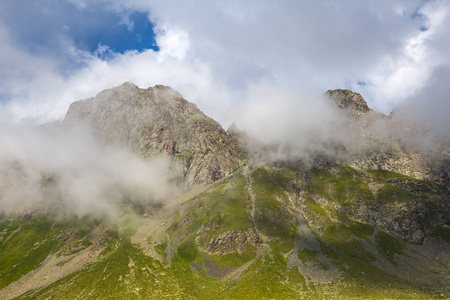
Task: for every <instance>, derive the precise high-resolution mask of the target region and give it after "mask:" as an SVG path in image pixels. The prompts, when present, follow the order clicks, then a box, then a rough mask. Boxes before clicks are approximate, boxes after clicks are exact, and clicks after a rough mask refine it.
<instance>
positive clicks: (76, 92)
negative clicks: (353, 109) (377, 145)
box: [0, 0, 449, 127]
mask: <svg viewBox="0 0 450 300" xmlns="http://www.w3.org/2000/svg"><path fill="white" fill-rule="evenodd" d="M9 3H13V2H11V1H10V2H9ZM71 3H72V4H73V3H75V4H76V7H77V9H78V10H79V14H80V15H83V14H84V13H87V12H88V11H89V9H90V8H93V7H94V8H95V9H97V10H105V11H110V12H113V13H114V14H117V15H120V16H129V15H130V14H132V13H133V12H139V13H141V14H147V15H148V16H149V19H150V20H151V21H152V23H153V24H155V34H156V37H155V41H156V43H157V44H158V46H159V52H155V51H153V50H146V51H141V52H139V51H128V52H125V53H123V54H122V53H114V52H108V53H107V55H106V56H104V55H94V54H93V53H91V52H87V51H85V50H83V49H79V48H78V47H77V45H76V44H74V43H73V41H71V40H70V39H69V40H67V37H65V39H63V38H61V39H59V42H60V43H62V45H64V47H66V49H71V51H69V52H70V53H71V54H70V55H71V58H70V61H76V62H78V65H77V66H76V67H73V66H72V67H69V68H68V69H64V70H65V71H64V72H62V71H61V70H60V69H61V62H62V61H65V60H67V59H68V58H67V57H68V56H69V54H64V55H63V54H62V53H58V54H54V55H53V56H52V55H50V56H48V55H47V56H44V55H42V53H41V52H33V51H27V50H23V47H21V44H20V43H17V41H16V42H14V41H11V40H5V43H6V45H7V47H9V48H10V49H11V50H12V51H10V52H16V50H18V51H17V52H16V54H15V56H11V57H12V61H13V66H12V67H10V69H11V70H16V69H17V70H20V69H21V68H23V70H24V71H23V73H24V74H26V76H22V75H21V76H12V75H8V74H5V75H4V78H5V79H6V80H5V81H4V82H5V83H0V89H1V95H2V96H3V98H4V99H9V101H8V103H7V104H6V105H5V106H4V109H5V110H8V111H10V112H11V114H13V115H15V116H16V117H17V118H18V119H34V120H35V122H45V121H48V120H53V119H58V118H61V117H62V116H63V115H64V113H65V111H66V109H67V107H68V105H69V103H70V102H72V101H75V100H78V99H82V98H87V97H90V96H93V95H95V94H96V93H97V92H99V91H100V90H102V89H105V88H110V87H111V86H116V85H119V84H121V83H122V82H124V81H131V82H134V83H136V84H137V85H139V86H140V87H148V86H153V85H155V84H166V85H170V86H172V87H173V88H175V89H176V90H178V91H179V92H180V93H181V94H182V95H183V96H184V97H185V98H186V99H188V100H190V101H192V102H195V103H196V104H197V105H198V106H199V107H200V108H201V109H202V110H203V111H204V112H205V113H207V114H208V115H210V116H211V117H213V118H215V119H217V120H218V121H219V122H220V123H222V124H223V125H224V126H225V127H226V126H228V125H229V124H230V123H231V122H232V121H233V120H232V119H231V117H230V116H231V115H232V114H231V113H230V111H232V110H233V109H234V108H235V107H237V106H240V105H244V106H245V104H246V103H247V102H251V101H252V98H251V94H252V89H253V88H254V87H255V86H262V85H266V87H267V88H269V87H270V88H271V89H273V90H272V91H271V92H270V94H272V95H273V94H275V93H276V91H277V90H279V89H283V88H284V87H288V88H289V89H291V90H295V89H296V90H297V92H298V93H300V91H301V94H307V95H311V94H315V95H320V94H322V93H323V92H324V91H325V90H327V89H334V88H351V89H353V90H355V91H357V92H360V93H361V94H362V95H363V96H364V98H365V99H366V100H367V101H368V103H369V105H370V106H371V107H373V108H375V109H376V110H377V111H381V112H384V113H389V111H390V110H391V109H392V108H395V107H397V106H399V105H401V104H402V103H408V102H409V101H410V99H413V98H414V97H416V96H417V95H419V94H420V93H421V91H423V90H424V89H425V87H427V86H428V85H429V84H430V83H431V82H432V79H431V78H432V74H434V73H435V71H436V70H437V69H439V68H440V67H442V66H443V65H445V64H446V61H447V59H448V54H447V50H446V49H448V48H446V47H445V46H446V45H447V46H448V38H447V36H449V35H448V30H447V29H446V28H448V27H449V26H446V25H448V16H447V14H446V10H447V9H448V3H447V2H445V1H427V2H424V1H419V0H418V1H395V2H394V3H393V2H392V1H366V2H355V1H340V2H339V3H336V2H334V1H325V2H311V3H306V4H305V3H302V2H292V1H285V2H283V1H281V2H280V1H277V2H271V1H245V2H242V1H228V2H226V3H218V2H214V1H197V2H195V4H193V2H186V1H185V2H181V3H171V2H161V1H142V0H132V1H126V2H124V1H102V0H97V1H83V0H77V1H71ZM43 7H44V8H45V10H47V11H48V12H49V13H52V6H51V5H45V4H43ZM10 11H12V9H10ZM68 13H69V12H62V14H63V15H64V14H68ZM31 17H32V16H31ZM82 21H83V20H80V22H82ZM126 21H127V19H126V18H125V17H124V18H122V22H124V23H126ZM130 24H131V23H130ZM0 27H1V28H2V29H3V30H4V31H5V30H6V25H5V23H4V22H3V25H1V26H0ZM83 28H89V26H87V27H86V26H85V27H83ZM48 34H49V36H57V35H55V32H51V31H50V32H48ZM104 47H105V45H104V44H99V48H98V49H97V54H101V53H105V51H104V50H105V49H106V48H104ZM110 50H111V49H110ZM33 59H34V60H35V61H36V62H41V64H42V66H39V65H37V64H35V63H30V64H29V65H28V64H25V63H23V64H22V63H20V61H26V60H28V61H31V60H33ZM3 64H6V63H3ZM2 66H3V65H2ZM5 73H7V72H5ZM360 82H364V83H365V84H364V85H362V84H358V83H360ZM267 88H266V89H267ZM435 88H439V87H435ZM278 98H279V97H274V98H273V100H271V101H273V102H274V103H276V101H278V100H277V99H278ZM296 101H297V100H296ZM298 101H300V102H301V100H298ZM445 109H446V110H447V111H448V106H446V107H445Z"/></svg>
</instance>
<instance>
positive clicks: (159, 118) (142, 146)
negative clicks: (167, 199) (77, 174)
mask: <svg viewBox="0 0 450 300" xmlns="http://www.w3.org/2000/svg"><path fill="white" fill-rule="evenodd" d="M64 121H65V122H73V121H85V122H87V123H89V124H90V125H91V126H92V127H93V129H94V131H95V132H96V134H97V135H98V136H99V137H100V138H101V139H102V140H103V141H104V142H105V143H107V144H117V145H121V146H127V147H129V148H131V149H132V150H133V151H134V152H135V153H137V154H138V155H139V156H141V157H143V158H151V157H155V156H159V155H161V154H163V155H165V156H169V157H171V158H172V159H173V162H174V166H173V172H174V175H175V177H176V180H178V181H179V182H181V183H182V184H183V185H185V186H192V185H195V184H207V183H211V182H214V181H216V180H218V179H220V178H222V177H224V176H226V175H228V174H230V173H231V172H233V171H234V170H236V169H237V168H238V167H239V166H240V165H241V163H242V159H243V157H242V153H241V152H240V150H239V147H238V145H237V141H236V140H235V139H234V138H232V137H231V136H230V135H229V134H228V133H227V132H226V131H225V130H223V128H222V127H221V126H220V124H219V123H217V122H216V121H214V120H213V119H211V118H209V117H207V116H206V115H205V114H203V113H202V112H201V111H200V110H199V109H198V108H197V107H196V106H195V105H194V104H192V103H189V102H188V101H186V100H185V99H183V97H182V96H181V95H180V94H179V93H178V92H176V91H174V90H173V89H171V88H170V87H167V86H162V85H157V86H155V87H152V88H148V89H140V88H138V87H137V86H135V85H134V84H132V83H124V84H122V85H121V86H118V87H116V88H112V89H109V90H104V91H102V92H100V93H99V94H98V95H97V96H95V97H93V98H89V99H86V100H81V101H77V102H74V103H72V104H71V105H70V107H69V110H68V112H67V115H66V118H65V120H64Z"/></svg>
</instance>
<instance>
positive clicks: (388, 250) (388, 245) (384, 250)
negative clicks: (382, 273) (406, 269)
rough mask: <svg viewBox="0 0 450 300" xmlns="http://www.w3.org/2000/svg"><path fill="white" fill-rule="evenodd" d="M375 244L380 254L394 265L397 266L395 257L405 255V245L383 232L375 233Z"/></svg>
mask: <svg viewBox="0 0 450 300" xmlns="http://www.w3.org/2000/svg"><path fill="white" fill-rule="evenodd" d="M375 243H376V246H377V248H378V250H379V251H380V253H381V254H383V256H384V257H386V258H387V259H388V260H389V261H390V262H391V263H392V264H394V265H397V263H396V262H395V255H396V254H398V255H402V254H405V250H406V243H405V242H404V241H401V240H399V239H398V238H396V237H394V236H392V235H390V234H387V233H385V232H382V231H378V232H377V233H375Z"/></svg>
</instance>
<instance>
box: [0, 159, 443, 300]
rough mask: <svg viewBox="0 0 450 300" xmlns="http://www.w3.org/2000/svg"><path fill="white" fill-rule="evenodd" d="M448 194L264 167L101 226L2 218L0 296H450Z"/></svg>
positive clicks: (386, 176) (404, 180)
mask: <svg viewBox="0 0 450 300" xmlns="http://www.w3.org/2000/svg"><path fill="white" fill-rule="evenodd" d="M449 195H450V193H449V188H448V186H446V185H442V184H438V183H435V182H428V181H421V180H416V179H413V178H411V177H407V176H404V175H401V174H397V173H392V172H388V171H383V170H373V171H365V172H362V171H357V170H355V169H352V168H350V167H348V166H343V165H332V166H329V167H326V168H321V169H319V168H311V169H303V168H294V167H292V166H286V165H274V166H263V167H253V168H250V167H244V168H242V169H240V170H238V171H236V172H235V173H233V174H231V175H229V176H228V177H225V178H223V179H221V180H219V181H217V182H215V183H213V184H210V185H208V186H206V187H203V188H199V189H197V190H195V191H191V192H187V193H186V194H183V195H180V196H179V197H178V198H177V199H175V200H173V201H172V202H170V203H168V204H166V205H163V206H158V205H154V206H148V207H144V206H136V205H126V207H125V208H124V215H123V216H122V217H121V218H120V219H118V220H114V221H111V220H109V221H106V220H102V219H101V218H97V219H95V218H92V219H89V218H84V219H72V220H71V221H64V222H62V221H60V220H59V219H60V218H58V216H56V215H52V214H46V215H39V214H35V215H32V216H31V215H29V216H25V217H22V218H16V219H13V220H11V219H4V220H2V222H1V223H0V224H1V228H0V234H1V237H0V252H1V254H2V255H1V257H0V274H1V275H0V287H1V288H3V289H2V290H0V298H2V299H3V298H4V299H11V298H16V297H17V299H164V298H169V299H177V298H179V299H302V298H311V299H317V298H326V299H330V298H350V299H351V298H369V299H380V298H398V299H411V298H414V299H430V298H437V299H439V298H445V297H450V288H449V285H448V280H447V278H448V276H449V275H450V272H449V269H450V268H449V267H450V255H449V253H450V244H449V243H450V239H449V237H450V228H449V226H448V222H449V215H450V214H449V211H448V206H445V205H443V203H448V202H449ZM417 210H420V216H422V217H414V216H415V215H414V213H415V212H416V211H417ZM428 216H433V217H428ZM407 218H413V219H412V220H413V221H408V222H409V224H408V226H406V225H405V226H403V227H402V226H400V225H401V224H402V222H403V223H404V222H405V220H407ZM414 218H415V219H414ZM396 224H397V225H396ZM398 224H400V225H398ZM419 229H420V230H421V232H423V235H424V237H423V238H422V239H421V240H420V242H418V240H417V238H415V236H414V234H415V232H416V231H417V230H419ZM11 283H12V284H11Z"/></svg>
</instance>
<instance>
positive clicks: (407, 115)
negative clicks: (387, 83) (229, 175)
mask: <svg viewBox="0 0 450 300" xmlns="http://www.w3.org/2000/svg"><path fill="white" fill-rule="evenodd" d="M421 105H423V101H422V102H417V103H414V102H412V103H410V104H409V105H408V106H407V107H404V108H400V109H398V110H396V111H395V112H393V113H392V114H391V115H390V116H387V115H384V114H381V113H377V112H375V111H373V110H370V111H368V112H366V113H363V114H362V115H360V116H352V115H351V113H350V112H349V111H348V110H345V109H341V108H339V107H338V105H337V103H336V102H335V101H334V100H333V99H330V98H329V97H328V96H327V95H324V94H322V95H317V94H316V95H314V94H307V93H304V92H302V91H300V90H299V89H295V88H291V87H283V88H280V87H276V86H273V85H270V84H267V83H266V84H262V85H258V86H253V87H252V88H251V89H250V91H249V93H248V94H247V95H246V98H245V100H244V101H242V103H241V104H240V105H239V106H237V107H236V109H235V110H233V111H232V113H231V117H230V118H234V120H235V125H236V127H237V128H238V129H239V130H242V137H241V142H242V143H243V145H244V147H245V148H246V150H247V152H248V153H249V156H250V159H251V160H252V161H253V162H254V163H262V164H264V163H273V162H283V161H298V160H300V161H303V162H305V163H307V164H311V163H312V162H313V161H314V160H316V159H317V158H319V159H320V158H326V159H327V160H329V161H333V160H342V161H346V160H347V161H348V160H351V159H353V158H354V156H355V155H357V156H365V155H369V156H370V155H372V154H373V153H382V152H385V153H386V152H390V151H394V152H397V151H401V152H405V151H406V152H410V153H418V152H423V151H428V150H430V149H432V148H433V147H434V146H435V145H436V144H438V143H441V142H442V137H443V136H445V135H443V134H442V133H443V132H446V131H448V130H447V129H446V128H445V126H443V124H442V122H441V123H438V122H437V121H435V122H431V120H433V116H435V115H436V114H432V113H431V112H432V110H428V114H425V113H422V114H421V115H419V114H418V112H419V111H420V109H421ZM412 112H416V114H413V113H412ZM425 120H428V122H426V121H425ZM430 124H431V125H430Z"/></svg>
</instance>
